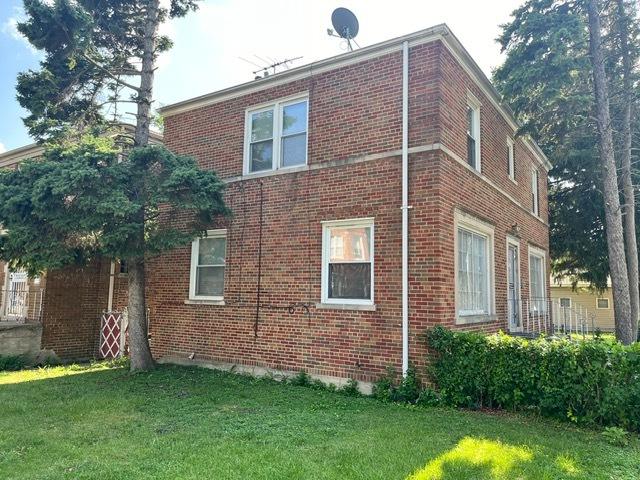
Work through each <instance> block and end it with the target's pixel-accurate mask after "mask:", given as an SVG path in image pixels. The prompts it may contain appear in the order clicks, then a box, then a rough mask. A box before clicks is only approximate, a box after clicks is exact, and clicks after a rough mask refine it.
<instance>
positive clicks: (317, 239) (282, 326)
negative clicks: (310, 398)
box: [0, 25, 550, 381]
mask: <svg viewBox="0 0 640 480" xmlns="http://www.w3.org/2000/svg"><path fill="white" fill-rule="evenodd" d="M162 113H163V115H164V117H165V132H164V141H165V144H166V146H167V147H168V148H169V149H171V150H173V151H174V152H176V153H180V154H188V155H192V156H194V157H195V158H196V159H197V161H198V163H199V164H200V165H201V166H202V167H203V168H207V169H213V170H215V171H217V172H218V174H219V175H220V176H221V177H222V178H223V179H224V180H225V182H226V184H227V190H226V194H225V197H226V202H227V204H228V206H229V207H230V208H231V209H232V211H233V215H232V216H231V217H230V218H228V219H223V220H221V221H220V223H219V224H216V225H212V226H211V231H210V232H209V235H208V236H207V237H205V238H203V239H198V240H196V241H194V242H193V244H192V245H190V246H186V247H184V248H179V249H176V250H174V251H171V252H169V253H166V254H164V255H162V256H160V257H157V258H154V259H152V260H151V261H150V263H149V266H148V272H147V281H148V284H147V297H148V307H149V318H150V327H149V328H150V338H151V347H152V351H153V354H154V356H155V357H156V358H158V359H162V360H165V361H177V362H185V363H189V362H206V363H213V364H217V365H221V366H222V365H225V366H230V365H238V366H239V368H258V369H260V368H266V369H275V370H285V371H298V370H301V369H305V370H306V371H307V372H309V373H311V374H314V375H318V376H326V377H333V378H334V380H335V379H336V378H339V379H340V378H341V379H344V378H349V377H351V378H357V379H359V380H362V381H371V380H373V379H374V378H376V377H378V376H379V375H380V374H382V373H383V372H384V371H385V369H386V368H387V367H388V366H392V367H394V368H395V369H396V370H397V371H400V370H402V369H403V368H406V367H407V365H408V363H409V362H411V363H413V364H415V365H416V366H417V367H421V366H422V365H424V363H425V354H426V348H425V345H424V343H423V341H422V334H423V333H424V332H425V330H426V329H428V328H429V327H432V326H434V325H445V326H448V327H452V328H464V329H474V330H483V331H497V330H499V329H502V330H506V331H515V332H517V331H521V330H522V328H523V325H524V324H525V322H524V320H525V317H527V316H530V315H531V314H532V311H530V309H533V310H536V309H537V310H538V312H534V313H540V312H539V310H540V309H543V308H544V305H545V302H544V300H541V301H540V308H538V307H537V305H538V299H546V297H548V288H549V286H548V284H547V281H546V279H547V270H548V269H547V264H548V215H547V195H546V192H547V172H548V169H549V167H550V165H549V162H548V160H547V159H546V158H545V157H544V155H543V153H542V152H541V151H540V149H539V148H538V147H537V146H536V145H535V143H533V142H532V141H531V140H530V139H528V138H525V137H516V135H515V133H516V130H517V125H516V122H515V120H514V118H513V115H512V113H511V112H510V110H509V109H508V107H506V106H505V105H503V104H502V103H501V100H500V98H499V95H498V94H497V92H496V91H495V89H494V88H493V87H492V86H491V84H490V82H489V80H488V79H487V78H486V77H485V75H484V74H483V73H482V72H481V70H480V69H479V67H478V66H477V65H476V63H475V62H474V61H473V60H472V59H471V57H470V56H469V54H468V53H467V52H466V50H464V48H463V47H462V46H461V45H460V43H459V42H458V40H457V39H456V38H455V36H454V35H453V34H452V33H451V32H450V30H449V29H448V28H447V27H446V26H444V25H440V26H436V27H433V28H430V29H427V30H423V31H420V32H417V33H414V34H410V35H407V36H405V37H401V38H397V39H393V40H389V41H386V42H383V43H380V44H376V45H372V46H369V47H366V48H362V49H359V50H356V51H353V52H349V53H345V54H342V55H339V56H336V57H332V58H329V59H326V60H322V61H318V62H315V63H312V64H309V65H306V66H303V67H300V68H295V69H291V70H288V71H286V72H283V73H279V74H277V75H272V76H269V77H266V78H262V79H258V80H255V81H252V82H249V83H246V84H242V85H239V86H236V87H232V88H229V89H226V90H222V91H219V92H214V93H211V94H208V95H204V96H202V97H198V98H194V99H190V100H186V101H184V102H181V103H178V104H175V105H170V106H167V107H165V108H164V109H163V110H162ZM1 161H2V157H0V162H1ZM405 179H406V181H403V180H405ZM405 195H406V197H405ZM405 217H406V221H404V220H403V218H405ZM184 220H186V219H181V218H173V219H172V221H175V222H180V221H184ZM403 253H404V255H403ZM7 275H9V274H7ZM6 278H9V277H6ZM41 281H43V280H41ZM46 282H47V288H46V294H45V300H44V305H43V317H42V318H43V325H44V332H43V340H42V345H43V347H44V348H52V349H54V350H55V351H56V353H58V354H59V355H61V356H63V357H67V358H72V357H85V356H91V355H92V354H95V345H96V343H97V338H98V323H97V322H98V320H97V319H98V316H99V313H100V312H101V311H102V310H104V309H106V308H107V307H108V303H112V307H113V308H115V309H121V308H123V307H124V306H125V305H126V276H125V274H119V273H118V266H117V265H116V266H115V267H114V270H111V267H110V265H109V262H104V264H96V265H92V266H90V267H87V269H85V270H84V271H83V272H77V271H71V270H70V271H68V272H52V273H49V274H48V275H47V279H46ZM109 298H111V299H112V300H111V301H109ZM523 299H527V302H526V305H527V309H526V311H523V308H522V305H524V303H523V301H522V300H523Z"/></svg>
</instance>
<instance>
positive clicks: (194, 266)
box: [189, 230, 227, 300]
mask: <svg viewBox="0 0 640 480" xmlns="http://www.w3.org/2000/svg"><path fill="white" fill-rule="evenodd" d="M226 251H227V231H226V230H209V231H207V236H206V237H202V238H197V239H195V240H194V241H193V243H192V245H191V279H190V282H189V283H190V284H189V298H190V299H192V300H222V299H223V296H224V271H225V266H226Z"/></svg>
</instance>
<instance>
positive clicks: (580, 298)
mask: <svg viewBox="0 0 640 480" xmlns="http://www.w3.org/2000/svg"><path fill="white" fill-rule="evenodd" d="M549 285H550V286H551V300H552V302H553V304H554V306H557V307H558V308H554V312H556V315H560V316H562V315H565V316H568V315H571V312H576V311H580V312H586V313H585V315H586V317H587V318H588V319H589V331H593V329H600V330H601V331H603V332H613V331H614V321H613V296H612V293H611V282H609V283H608V286H607V289H606V290H605V291H603V292H597V291H596V290H593V289H592V288H589V285H588V284H587V283H585V282H578V284H577V285H576V288H575V290H574V289H573V288H572V286H571V282H570V281H568V280H566V279H560V280H554V279H551V281H550V282H549ZM558 320H561V319H555V320H554V321H555V322H557V321H558Z"/></svg>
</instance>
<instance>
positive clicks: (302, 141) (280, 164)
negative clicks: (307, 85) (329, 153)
mask: <svg viewBox="0 0 640 480" xmlns="http://www.w3.org/2000/svg"><path fill="white" fill-rule="evenodd" d="M308 114H309V99H308V97H306V96H302V97H301V96H298V97H295V98H290V99H286V100H282V101H277V102H274V103H271V104H268V105H263V106H260V107H258V108H253V109H251V110H248V111H247V114H246V126H245V155H244V156H245V161H244V171H245V173H259V172H267V171H270V170H278V169H282V168H290V167H297V166H301V165H306V163H307V130H308Z"/></svg>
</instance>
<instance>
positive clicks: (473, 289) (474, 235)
mask: <svg viewBox="0 0 640 480" xmlns="http://www.w3.org/2000/svg"><path fill="white" fill-rule="evenodd" d="M493 238H494V229H493V226H491V225H489V224H487V223H485V222H482V221H480V220H478V219H475V218H473V217H471V216H469V215H467V214H464V213H461V212H456V236H455V248H456V262H455V268H456V312H457V318H458V321H460V322H464V321H465V320H466V319H468V318H469V317H477V316H482V317H485V316H488V315H491V314H492V313H493V312H494V259H493Z"/></svg>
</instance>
